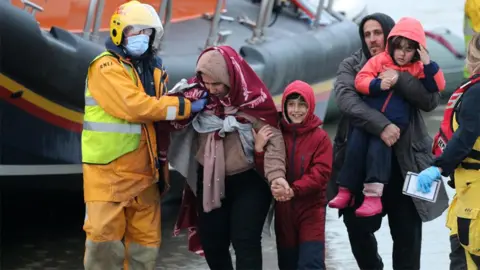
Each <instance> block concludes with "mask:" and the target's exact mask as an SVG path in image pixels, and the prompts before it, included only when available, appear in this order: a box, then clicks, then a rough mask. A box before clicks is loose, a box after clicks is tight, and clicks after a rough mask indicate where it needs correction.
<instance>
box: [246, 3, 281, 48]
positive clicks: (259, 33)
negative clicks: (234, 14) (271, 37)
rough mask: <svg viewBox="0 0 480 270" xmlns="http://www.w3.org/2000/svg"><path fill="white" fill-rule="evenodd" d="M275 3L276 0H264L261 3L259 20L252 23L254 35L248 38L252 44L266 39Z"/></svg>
mask: <svg viewBox="0 0 480 270" xmlns="http://www.w3.org/2000/svg"><path fill="white" fill-rule="evenodd" d="M273 4H275V0H262V2H261V3H260V11H259V13H258V17H257V22H256V23H255V25H252V28H253V29H252V32H253V34H252V37H251V38H250V39H248V40H247V42H248V43H250V44H257V43H260V42H263V41H264V37H265V34H266V33H265V32H266V31H265V30H266V29H267V25H268V22H269V21H270V18H271V15H272V9H273Z"/></svg>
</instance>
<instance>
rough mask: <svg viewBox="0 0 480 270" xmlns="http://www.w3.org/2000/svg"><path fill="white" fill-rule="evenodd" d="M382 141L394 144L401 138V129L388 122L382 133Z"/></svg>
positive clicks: (390, 144)
mask: <svg viewBox="0 0 480 270" xmlns="http://www.w3.org/2000/svg"><path fill="white" fill-rule="evenodd" d="M380 138H381V139H382V141H383V142H384V143H385V144H386V145H388V146H392V145H394V144H395V143H396V142H397V140H398V139H399V138H400V129H399V128H398V127H397V126H396V125H395V124H388V125H387V126H386V127H385V128H384V129H383V131H382V133H381V134H380Z"/></svg>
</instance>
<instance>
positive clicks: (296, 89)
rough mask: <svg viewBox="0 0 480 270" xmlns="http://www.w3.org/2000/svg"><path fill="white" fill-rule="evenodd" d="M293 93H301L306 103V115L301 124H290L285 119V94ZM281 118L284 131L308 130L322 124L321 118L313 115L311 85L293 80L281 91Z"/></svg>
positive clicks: (313, 97) (313, 105) (313, 104)
mask: <svg viewBox="0 0 480 270" xmlns="http://www.w3.org/2000/svg"><path fill="white" fill-rule="evenodd" d="M293 93H297V94H299V95H301V96H302V97H303V98H304V99H305V101H306V102H307V104H308V111H307V115H306V116H305V120H303V122H302V123H301V124H292V123H289V122H288V121H287V117H286V111H285V101H286V99H287V96H288V95H290V94H293ZM281 109H282V116H283V117H282V120H281V124H282V127H283V129H284V130H285V131H290V130H293V129H295V130H296V131H297V132H299V133H303V132H307V131H310V130H312V129H314V128H318V127H319V126H320V125H322V124H323V123H322V120H320V118H318V116H316V115H315V94H314V93H313V89H312V87H311V86H310V85H309V84H308V83H306V82H303V81H299V80H297V81H294V82H292V83H290V84H289V85H288V86H287V88H285V91H284V92H283V96H282V108H281Z"/></svg>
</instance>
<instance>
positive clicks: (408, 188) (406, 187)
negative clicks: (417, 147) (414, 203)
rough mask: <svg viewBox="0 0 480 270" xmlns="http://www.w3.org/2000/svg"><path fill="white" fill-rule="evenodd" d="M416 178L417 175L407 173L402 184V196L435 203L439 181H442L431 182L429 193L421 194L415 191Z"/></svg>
mask: <svg viewBox="0 0 480 270" xmlns="http://www.w3.org/2000/svg"><path fill="white" fill-rule="evenodd" d="M417 176H418V173H414V172H407V176H406V177H405V182H404V184H403V194H405V195H407V196H411V197H415V198H418V199H421V200H425V201H429V202H432V203H434V202H436V201H437V196H438V191H439V190H440V181H442V180H440V179H438V180H435V181H433V182H432V187H431V188H430V192H429V193H423V192H420V191H418V190H417Z"/></svg>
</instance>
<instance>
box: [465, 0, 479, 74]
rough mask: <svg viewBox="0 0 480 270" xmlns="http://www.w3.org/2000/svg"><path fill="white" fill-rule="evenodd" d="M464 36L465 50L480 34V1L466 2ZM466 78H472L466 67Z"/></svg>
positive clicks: (469, 0) (471, 0)
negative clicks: (473, 37) (477, 34)
mask: <svg viewBox="0 0 480 270" xmlns="http://www.w3.org/2000/svg"><path fill="white" fill-rule="evenodd" d="M463 17H464V19H463V35H464V40H465V49H466V48H467V47H468V43H469V42H470V40H471V39H472V36H473V35H474V34H475V33H480V0H466V1H465V7H464V16H463ZM463 76H464V78H469V77H470V72H469V71H468V69H467V67H465V69H464V72H463Z"/></svg>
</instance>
